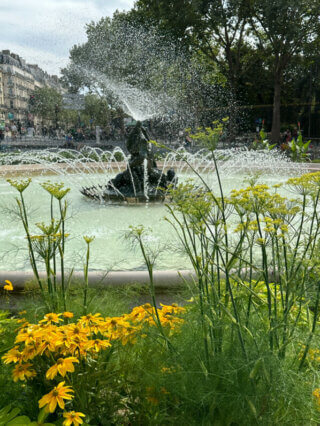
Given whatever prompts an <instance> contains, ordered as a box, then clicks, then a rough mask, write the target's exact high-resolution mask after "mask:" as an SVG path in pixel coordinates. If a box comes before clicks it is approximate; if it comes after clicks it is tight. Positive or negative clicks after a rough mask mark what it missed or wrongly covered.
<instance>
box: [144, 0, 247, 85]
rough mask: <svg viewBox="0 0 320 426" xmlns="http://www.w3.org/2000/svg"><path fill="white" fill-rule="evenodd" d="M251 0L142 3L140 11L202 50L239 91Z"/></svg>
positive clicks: (179, 37) (153, 0) (191, 0)
mask: <svg viewBox="0 0 320 426" xmlns="http://www.w3.org/2000/svg"><path fill="white" fill-rule="evenodd" d="M248 5H249V3H248V1H247V0H180V1H176V0H138V1H137V2H136V8H137V10H138V11H139V12H140V13H142V14H145V15H146V16H147V17H148V18H149V19H150V20H152V21H155V22H157V24H158V25H159V26H160V28H162V29H163V30H167V31H169V32H170V33H171V34H173V35H174V36H175V37H176V38H177V39H178V40H180V42H181V43H183V44H185V45H187V46H188V47H189V48H190V47H193V48H194V47H196V48H197V49H199V50H200V51H201V52H202V53H203V54H204V55H205V56H206V57H207V58H208V59H209V60H210V61H211V63H214V64H216V65H217V66H218V67H219V70H220V72H221V73H222V74H223V75H225V76H226V77H227V78H228V82H229V84H230V86H231V88H232V89H233V90H234V91H235V92H237V90H238V82H239V79H240V78H241V76H242V75H243V73H245V72H246V70H245V68H244V67H243V65H244V63H245V61H244V52H243V51H242V47H243V45H244V44H245V42H246V36H247V33H246V32H247V29H248V28H247V24H248V21H249V12H250V9H249V7H248Z"/></svg>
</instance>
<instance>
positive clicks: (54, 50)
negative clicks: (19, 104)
mask: <svg viewBox="0 0 320 426" xmlns="http://www.w3.org/2000/svg"><path fill="white" fill-rule="evenodd" d="M133 3H134V0H0V50H3V49H9V50H10V51H11V52H13V53H17V54H18V55H20V56H21V57H22V58H23V59H25V60H26V61H27V63H30V64H38V65H39V66H40V67H41V68H42V69H44V70H45V71H47V72H48V73H49V74H57V75H59V70H60V68H63V67H65V66H66V65H67V63H68V58H69V50H70V48H71V47H72V46H73V45H74V44H78V43H83V42H85V40H86V34H85V24H87V23H89V22H91V21H97V20H99V19H100V18H101V17H103V16H112V14H113V12H114V11H115V10H117V9H118V10H120V11H122V10H129V9H131V7H132V6H133Z"/></svg>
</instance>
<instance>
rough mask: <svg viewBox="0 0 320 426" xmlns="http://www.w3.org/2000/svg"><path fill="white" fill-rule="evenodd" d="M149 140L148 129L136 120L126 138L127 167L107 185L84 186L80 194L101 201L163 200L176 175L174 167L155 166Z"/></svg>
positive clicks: (174, 181)
mask: <svg viewBox="0 0 320 426" xmlns="http://www.w3.org/2000/svg"><path fill="white" fill-rule="evenodd" d="M149 141H150V137H149V135H148V132H147V130H146V129H145V128H144V127H143V126H142V124H141V122H140V121H138V122H137V123H136V125H135V127H134V128H133V129H132V130H131V132H130V135H129V137H128V141H127V149H128V151H129V153H130V155H131V157H130V160H129V162H128V163H127V168H126V170H125V171H124V172H121V173H119V174H118V175H117V176H116V177H115V178H113V179H111V180H109V182H108V183H107V184H106V185H104V186H103V185H98V186H91V187H84V188H82V189H81V193H82V194H83V195H85V196H86V197H89V198H92V199H96V200H100V201H101V200H104V201H116V202H146V201H164V199H165V196H166V192H167V190H168V188H169V187H170V185H173V186H175V185H176V183H177V178H176V176H175V171H174V170H173V169H169V170H168V172H167V174H164V173H163V171H161V170H159V169H158V168H157V164H156V162H155V159H154V155H153V152H152V147H151V143H150V142H149Z"/></svg>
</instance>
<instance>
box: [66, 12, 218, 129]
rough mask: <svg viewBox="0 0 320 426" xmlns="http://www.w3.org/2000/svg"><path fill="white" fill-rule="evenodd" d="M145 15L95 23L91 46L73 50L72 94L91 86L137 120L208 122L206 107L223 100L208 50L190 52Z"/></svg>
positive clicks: (89, 33)
mask: <svg viewBox="0 0 320 426" xmlns="http://www.w3.org/2000/svg"><path fill="white" fill-rule="evenodd" d="M141 16H142V15H141V14H140V15H139V14H137V13H133V12H130V13H128V14H125V13H116V14H115V15H114V16H113V18H112V19H110V18H102V19H101V20H100V21H99V22H97V23H91V24H89V25H88V26H87V41H86V43H84V44H82V45H80V46H74V47H73V48H72V50H71V52H70V59H71V62H70V65H69V66H68V67H67V68H66V69H64V70H63V75H64V80H65V82H66V83H67V84H68V85H69V88H70V90H72V91H77V90H79V89H80V88H87V89H89V91H90V92H92V93H97V94H99V95H103V96H105V97H106V99H107V100H108V104H109V105H111V106H112V107H113V108H117V107H119V106H121V108H122V109H123V110H124V111H125V112H126V113H127V114H129V115H131V116H133V117H135V118H137V119H142V120H143V119H146V118H151V117H155V116H161V118H167V119H168V121H170V123H172V122H175V126H176V127H180V128H183V126H185V125H186V124H190V121H189V120H190V117H191V116H193V117H196V121H197V120H198V119H202V115H203V111H200V107H201V108H202V110H203V109H208V108H210V102H211V104H212V103H214V104H216V102H217V101H216V100H217V98H218V92H219V90H218V89H217V86H218V85H219V83H220V81H219V78H220V76H219V75H218V72H217V69H216V67H215V66H214V65H213V64H212V63H211V64H210V72H208V65H207V64H205V58H206V57H205V55H204V54H203V53H202V52H198V51H195V52H193V51H191V50H187V49H185V47H184V46H182V44H181V43H179V42H177V40H174V39H173V37H172V35H170V34H169V33H168V31H166V32H163V31H162V30H160V29H159V28H156V27H155V26H153V25H151V24H150V21H149V20H148V22H149V24H148V25H147V24H146V22H143V19H142V17H141ZM204 69H205V70H207V71H205V72H204ZM220 86H221V84H220ZM220 92H221V90H220ZM211 106H212V105H211ZM211 121H212V120H211Z"/></svg>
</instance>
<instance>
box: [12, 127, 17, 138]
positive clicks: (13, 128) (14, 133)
mask: <svg viewBox="0 0 320 426" xmlns="http://www.w3.org/2000/svg"><path fill="white" fill-rule="evenodd" d="M16 137H17V126H16V125H15V123H13V124H12V125H11V138H12V140H15V139H16Z"/></svg>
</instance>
